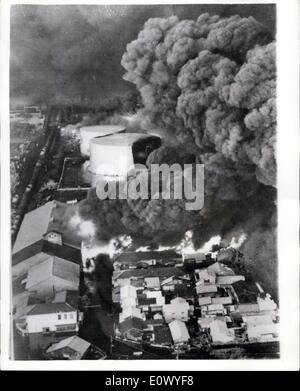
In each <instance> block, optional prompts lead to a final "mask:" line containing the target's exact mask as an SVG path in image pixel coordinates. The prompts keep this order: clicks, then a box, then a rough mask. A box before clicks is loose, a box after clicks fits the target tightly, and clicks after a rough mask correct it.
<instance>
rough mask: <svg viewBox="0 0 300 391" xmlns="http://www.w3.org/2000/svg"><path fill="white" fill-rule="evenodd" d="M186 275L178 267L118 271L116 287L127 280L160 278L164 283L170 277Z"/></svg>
mask: <svg viewBox="0 0 300 391" xmlns="http://www.w3.org/2000/svg"><path fill="white" fill-rule="evenodd" d="M184 274H185V273H184V271H183V270H181V269H179V268H177V267H155V268H148V269H130V270H124V271H116V272H114V274H113V280H114V285H115V286H116V285H122V284H123V281H124V280H127V279H129V280H130V279H139V278H142V279H143V280H144V279H145V278H149V277H158V278H159V280H160V282H161V283H162V282H163V281H164V280H166V279H167V278H169V277H178V276H183V275H184Z"/></svg>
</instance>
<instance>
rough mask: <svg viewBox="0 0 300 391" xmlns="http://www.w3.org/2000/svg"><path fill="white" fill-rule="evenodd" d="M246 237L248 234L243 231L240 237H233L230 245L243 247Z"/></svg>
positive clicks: (237, 247)
mask: <svg viewBox="0 0 300 391" xmlns="http://www.w3.org/2000/svg"><path fill="white" fill-rule="evenodd" d="M246 239H247V235H246V234H245V233H242V234H241V235H240V237H239V238H238V239H236V238H235V237H233V238H232V239H231V242H230V245H229V247H232V248H234V249H236V250H238V249H239V248H240V247H241V245H242V244H243V243H244V242H245V240H246Z"/></svg>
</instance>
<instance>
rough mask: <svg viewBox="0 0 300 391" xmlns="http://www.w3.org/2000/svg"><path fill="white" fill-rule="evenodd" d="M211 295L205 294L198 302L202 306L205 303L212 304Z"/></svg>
mask: <svg viewBox="0 0 300 391" xmlns="http://www.w3.org/2000/svg"><path fill="white" fill-rule="evenodd" d="M211 300H212V299H211V297H210V296H203V297H198V304H199V305H200V307H201V306H203V305H205V306H206V305H208V304H211V302H212V301H211Z"/></svg>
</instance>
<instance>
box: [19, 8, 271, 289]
mask: <svg viewBox="0 0 300 391" xmlns="http://www.w3.org/2000/svg"><path fill="white" fill-rule="evenodd" d="M207 12H208V13H209V14H207ZM198 15H200V16H199V17H198V18H197V16H198ZM233 15H234V16H233ZM149 18H150V19H149ZM148 19H149V20H148ZM11 22H12V24H11V96H12V98H13V99H14V100H17V99H21V98H23V99H25V100H27V101H30V102H36V103H42V102H43V103H52V102H63V103H81V104H94V105H96V106H98V105H99V104H101V101H102V100H103V99H104V98H110V97H112V96H113V95H116V94H123V93H124V92H127V91H128V90H132V89H134V87H136V89H137V90H138V91H139V93H140V95H141V97H142V99H143V105H144V108H143V109H142V110H140V111H139V112H138V113H137V117H136V120H137V121H138V122H139V124H140V127H142V128H144V129H146V130H153V131H154V130H155V132H158V133H160V134H161V135H162V136H163V138H164V143H165V145H164V146H163V147H162V148H161V149H160V150H159V151H156V152H155V153H153V154H152V155H151V157H150V158H149V162H150V161H151V162H152V163H163V162H167V163H169V162H173V161H174V160H179V162H181V163H184V162H186V161H190V158H191V157H190V156H191V155H193V156H194V157H195V159H196V160H197V161H198V162H203V163H204V164H205V204H204V205H205V207H204V208H203V209H202V210H201V211H199V212H196V213H194V212H193V213H191V212H187V211H185V209H184V208H183V203H182V202H181V201H177V200H176V201H165V200H151V201H149V202H147V201H145V200H128V201H127V200H112V201H99V200H98V199H97V196H96V194H95V191H92V192H91V194H90V196H89V199H88V200H87V201H85V202H82V203H81V204H80V206H79V208H80V214H81V216H82V217H83V218H84V219H92V220H93V221H94V222H95V223H96V226H97V228H98V230H97V236H98V237H99V238H100V239H105V240H109V239H110V238H111V237H114V236H116V235H120V234H124V233H127V234H131V235H132V237H133V238H134V239H135V240H136V241H138V242H140V243H141V244H152V245H158V244H175V243H178V242H179V240H180V239H181V238H182V237H183V233H184V232H185V231H186V230H187V229H192V230H193V231H194V241H195V245H196V246H200V245H201V244H202V243H203V242H204V241H206V240H207V239H209V238H210V237H211V236H212V235H215V234H221V235H222V236H223V237H224V238H226V239H228V241H230V238H231V237H232V236H233V235H235V234H236V233H237V232H239V233H240V232H244V233H246V234H247V235H248V240H247V241H246V242H245V244H244V247H243V249H242V250H243V251H244V252H245V254H246V256H247V260H248V263H249V265H251V267H252V266H253V271H254V273H257V275H263V279H264V281H265V282H266V284H267V286H268V287H269V286H270V287H271V286H273V287H274V286H275V285H276V284H275V282H274V281H275V280H276V230H275V226H276V208H275V205H274V201H275V199H276V189H275V188H274V186H275V182H276V164H275V153H274V149H275V139H276V133H275V125H276V106H275V94H276V92H275V88H276V86H275V80H276V69H275V60H274V58H275V53H274V51H275V44H274V43H273V36H274V30H275V13H274V6H273V5H259V6H258V5H245V4H243V5H241V6H239V5H189V6H187V5H177V6H172V5H166V6H30V5H28V6H27V5H26V6H13V7H12V19H11ZM145 22H146V23H145ZM144 23H145V25H144ZM136 37H137V38H136ZM130 41H133V42H131V43H130V44H128V42H130ZM127 44H128V45H127ZM126 45H127V48H126ZM124 52H125V54H124V56H123V58H122V55H123V53H124ZM121 58H122V65H123V67H124V68H125V70H126V74H125V77H124V79H125V80H122V75H123V73H124V70H123V69H122V67H121ZM115 119H116V121H118V118H117V117H115ZM99 121H100V122H101V121H102V120H101V119H99ZM136 126H138V124H136ZM143 175H149V173H144V174H143ZM260 269H262V270H265V271H266V272H264V273H263V272H259V270H260ZM269 289H270V288H269ZM273 292H274V290H273Z"/></svg>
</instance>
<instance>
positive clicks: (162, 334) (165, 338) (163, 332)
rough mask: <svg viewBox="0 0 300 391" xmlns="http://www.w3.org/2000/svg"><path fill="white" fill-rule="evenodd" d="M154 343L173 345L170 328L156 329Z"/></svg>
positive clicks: (160, 327)
mask: <svg viewBox="0 0 300 391" xmlns="http://www.w3.org/2000/svg"><path fill="white" fill-rule="evenodd" d="M154 342H155V343H157V344H172V336H171V332H170V329H169V327H167V326H155V327H154Z"/></svg>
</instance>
